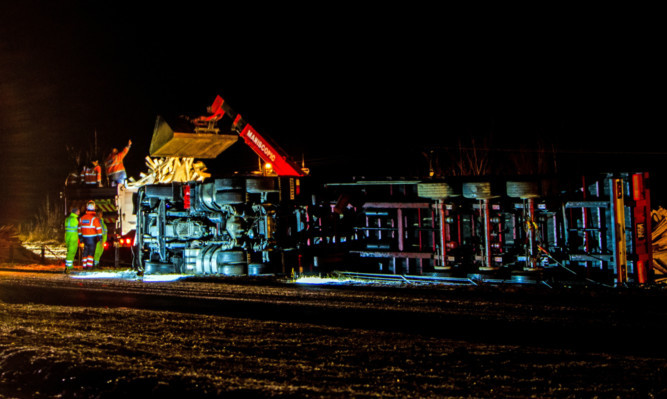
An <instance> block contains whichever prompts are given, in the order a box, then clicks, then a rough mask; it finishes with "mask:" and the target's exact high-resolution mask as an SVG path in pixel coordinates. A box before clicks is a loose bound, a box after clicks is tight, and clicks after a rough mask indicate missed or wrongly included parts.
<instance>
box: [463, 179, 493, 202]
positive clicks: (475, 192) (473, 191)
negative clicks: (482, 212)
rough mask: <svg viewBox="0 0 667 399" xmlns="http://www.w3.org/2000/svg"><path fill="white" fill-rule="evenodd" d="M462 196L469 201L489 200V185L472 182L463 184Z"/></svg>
mask: <svg viewBox="0 0 667 399" xmlns="http://www.w3.org/2000/svg"><path fill="white" fill-rule="evenodd" d="M462 191H463V196H464V197H465V198H471V199H489V198H493V196H492V195H491V183H486V182H473V183H463V190H462Z"/></svg>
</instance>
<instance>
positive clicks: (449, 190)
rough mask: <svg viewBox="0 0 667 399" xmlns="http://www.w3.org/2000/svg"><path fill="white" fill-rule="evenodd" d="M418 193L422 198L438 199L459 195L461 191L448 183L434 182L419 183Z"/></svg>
mask: <svg viewBox="0 0 667 399" xmlns="http://www.w3.org/2000/svg"><path fill="white" fill-rule="evenodd" d="M417 195H418V196H420V197H422V198H429V199H434V200H438V199H445V198H450V197H458V196H459V193H458V192H457V191H456V190H455V189H454V187H452V186H451V185H450V184H448V183H444V182H433V183H419V184H418V185H417Z"/></svg>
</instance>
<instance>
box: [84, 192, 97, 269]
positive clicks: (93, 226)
mask: <svg viewBox="0 0 667 399" xmlns="http://www.w3.org/2000/svg"><path fill="white" fill-rule="evenodd" d="M101 239H102V225H101V224H100V219H99V218H98V217H97V214H96V213H95V202H93V201H89V202H88V204H87V205H86V214H85V215H83V216H81V217H80V218H79V240H80V241H81V242H83V253H82V254H81V264H82V266H83V269H84V270H91V269H92V268H93V266H94V263H95V259H94V257H95V248H96V246H97V242H98V241H100V240H101Z"/></svg>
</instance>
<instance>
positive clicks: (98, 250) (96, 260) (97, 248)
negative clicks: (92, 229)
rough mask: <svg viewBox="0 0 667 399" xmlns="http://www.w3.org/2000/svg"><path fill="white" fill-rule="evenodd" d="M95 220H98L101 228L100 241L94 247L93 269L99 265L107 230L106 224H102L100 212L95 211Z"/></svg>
mask: <svg viewBox="0 0 667 399" xmlns="http://www.w3.org/2000/svg"><path fill="white" fill-rule="evenodd" d="M97 218H98V219H99V220H100V225H101V226H102V239H101V240H100V241H98V242H97V245H96V246H95V257H94V259H93V267H97V266H98V265H99V264H100V258H101V257H102V253H103V252H104V244H105V243H106V242H107V233H108V232H109V230H108V229H107V225H106V223H104V218H103V217H102V212H101V211H97Z"/></svg>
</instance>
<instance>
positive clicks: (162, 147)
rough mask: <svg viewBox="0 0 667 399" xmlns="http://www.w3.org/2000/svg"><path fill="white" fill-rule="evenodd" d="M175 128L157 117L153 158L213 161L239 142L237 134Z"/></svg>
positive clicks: (185, 126)
mask: <svg viewBox="0 0 667 399" xmlns="http://www.w3.org/2000/svg"><path fill="white" fill-rule="evenodd" d="M173 126H174V128H172V126H170V125H169V123H167V121H166V120H165V119H164V118H162V117H161V116H158V117H157V120H156V121H155V129H154V130H153V138H152V139H151V146H150V149H149V152H150V155H151V156H153V157H179V158H181V157H182V158H199V159H213V158H216V157H217V156H218V155H220V153H222V152H223V151H225V150H226V149H227V148H229V147H230V146H231V145H232V144H234V143H235V142H236V140H238V135H237V134H222V133H219V132H194V131H193V130H192V128H191V127H189V126H187V125H186V124H183V125H182V126H181V125H177V124H174V125H173Z"/></svg>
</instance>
